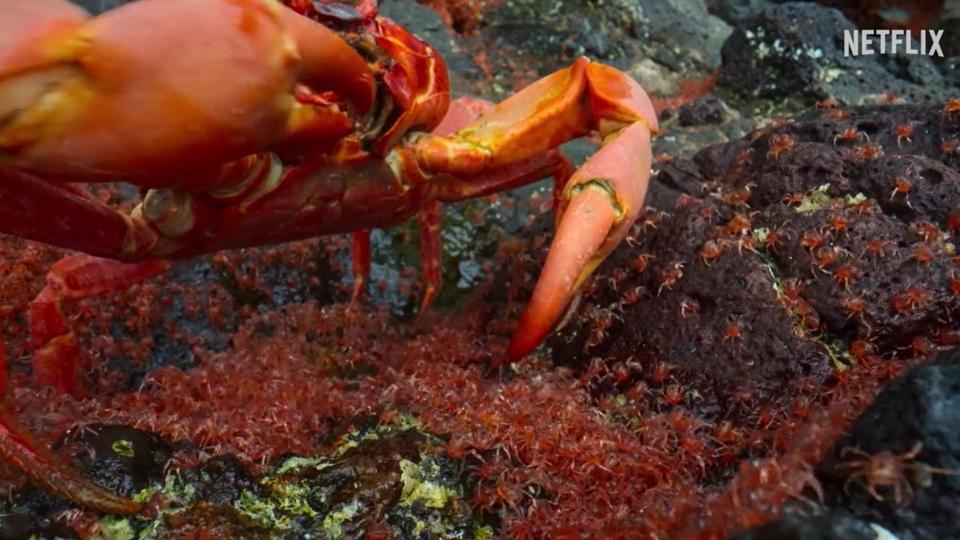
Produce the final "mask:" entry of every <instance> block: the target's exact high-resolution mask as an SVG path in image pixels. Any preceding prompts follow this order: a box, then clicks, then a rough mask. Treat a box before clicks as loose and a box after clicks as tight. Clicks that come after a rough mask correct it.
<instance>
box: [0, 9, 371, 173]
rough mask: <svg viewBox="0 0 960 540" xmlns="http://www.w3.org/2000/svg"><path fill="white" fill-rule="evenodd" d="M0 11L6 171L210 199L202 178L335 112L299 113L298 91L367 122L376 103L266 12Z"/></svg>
mask: <svg viewBox="0 0 960 540" xmlns="http://www.w3.org/2000/svg"><path fill="white" fill-rule="evenodd" d="M0 12H2V13H3V17H2V18H0V162H5V163H7V164H10V165H13V166H15V167H17V168H20V169H22V170H26V171H30V172H32V173H35V174H38V175H40V176H44V177H46V178H47V179H54V180H57V179H60V180H64V181H107V180H118V179H121V180H126V181H131V182H134V183H136V184H138V185H140V186H143V187H165V188H172V187H176V185H177V183H176V182H174V181H173V180H172V179H173V178H177V179H182V180H181V181H180V185H182V186H183V187H184V188H185V189H186V190H188V191H191V190H197V189H204V188H207V187H209V186H202V185H200V186H198V185H194V183H193V179H194V178H195V177H197V176H210V175H204V174H203V173H209V172H210V171H216V170H217V169H218V168H219V166H220V165H221V164H223V163H227V162H229V161H232V160H237V159H240V158H242V157H244V156H246V155H249V154H252V153H256V152H260V151H263V150H265V149H267V148H270V147H273V146H275V145H276V144H277V143H278V142H281V141H283V140H284V139H285V138H287V137H288V136H290V134H291V132H297V131H300V130H303V129H305V127H310V126H312V125H314V124H316V122H315V120H317V119H315V118H312V116H313V115H312V113H311V111H315V110H326V109H325V108H324V107H318V106H314V105H315V104H314V103H309V104H306V105H301V104H300V103H299V96H300V95H301V94H303V92H302V91H301V90H302V88H301V87H302V86H304V85H305V86H307V87H309V89H310V90H311V92H313V93H324V92H329V93H333V94H334V95H336V96H337V97H338V98H339V99H340V100H342V103H341V104H343V105H344V106H345V107H349V108H352V109H354V110H355V111H356V112H358V113H360V114H364V113H366V112H368V111H369V110H370V108H371V106H372V103H373V100H374V95H375V88H374V83H373V75H372V73H371V71H370V68H369V66H368V65H367V63H366V61H365V60H364V59H363V57H361V56H360V55H359V54H358V53H357V52H356V51H355V50H354V49H353V48H351V47H350V46H349V45H348V44H347V43H346V42H344V41H343V40H342V39H341V38H340V37H339V35H337V34H336V33H335V32H333V31H331V30H329V29H327V28H326V27H324V26H323V25H320V24H317V23H315V22H313V21H311V20H309V19H307V18H306V17H303V16H301V15H298V14H297V13H295V12H293V11H292V10H289V9H286V8H283V7H282V6H281V5H280V4H278V3H274V2H271V1H266V0H204V1H199V0H139V1H137V2H133V3H130V4H127V5H125V6H122V7H119V8H117V9H114V10H111V11H108V12H106V13H104V14H102V15H99V16H97V17H92V18H90V17H88V16H87V15H86V14H85V13H83V12H82V11H81V10H79V9H78V8H76V7H75V6H72V5H71V4H69V3H68V2H66V1H65V0H40V1H37V0H30V1H29V2H24V1H23V0H0ZM331 74H336V75H335V76H331ZM307 93H310V92H307ZM328 108H329V107H328ZM321 116H323V115H321ZM342 117H343V115H342V114H340V115H339V116H338V118H339V119H340V120H341V121H340V122H339V123H340V124H342V123H343V122H342ZM328 120H329V119H328ZM335 120H336V119H335ZM334 123H338V122H334ZM320 124H322V125H328V124H330V122H329V121H327V122H322V121H321V122H320ZM339 135H342V133H341V134H339ZM213 176H215V175H213Z"/></svg>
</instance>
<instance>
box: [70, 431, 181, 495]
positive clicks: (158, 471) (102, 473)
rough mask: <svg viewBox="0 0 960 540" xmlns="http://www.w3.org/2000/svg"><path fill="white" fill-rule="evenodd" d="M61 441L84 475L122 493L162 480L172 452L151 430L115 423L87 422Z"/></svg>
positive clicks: (137, 489)
mask: <svg viewBox="0 0 960 540" xmlns="http://www.w3.org/2000/svg"><path fill="white" fill-rule="evenodd" d="M65 444H66V448H67V450H69V451H70V452H71V453H72V454H74V455H75V456H76V459H77V462H78V465H79V466H80V469H81V471H83V472H84V474H85V475H86V476H87V477H89V478H90V479H91V480H93V481H94V482H96V483H97V484H99V485H101V486H104V487H106V488H107V489H109V490H110V491H113V492H115V493H118V494H120V495H123V496H124V497H133V496H134V495H136V494H137V493H139V492H140V490H143V489H146V488H147V487H149V486H150V485H153V484H157V483H162V482H163V479H164V474H165V469H166V467H167V464H168V462H169V461H170V458H171V457H172V455H173V449H172V448H171V446H170V445H169V444H167V443H166V442H165V441H164V440H163V439H161V438H160V437H158V436H156V435H154V434H153V433H150V432H149V431H142V430H139V429H134V428H130V427H127V426H119V425H92V426H87V427H86V428H84V429H82V430H79V432H78V433H77V435H76V436H75V437H70V438H68V439H67V442H66V443H65Z"/></svg>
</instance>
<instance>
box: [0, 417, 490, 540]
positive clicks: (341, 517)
mask: <svg viewBox="0 0 960 540" xmlns="http://www.w3.org/2000/svg"><path fill="white" fill-rule="evenodd" d="M343 429H344V430H345V431H343V432H342V433H341V434H340V435H332V436H331V441H332V443H333V444H332V448H333V450H332V452H331V454H330V455H329V456H326V457H324V456H317V457H308V456H296V455H287V456H286V457H283V458H281V459H279V460H278V461H277V462H276V463H275V464H273V465H272V466H271V467H269V468H267V469H266V471H265V472H264V473H263V474H261V475H260V476H258V477H255V476H253V475H252V474H251V473H250V472H249V466H248V465H247V464H244V463H242V462H241V461H240V460H238V459H237V458H236V457H234V456H231V455H229V454H227V455H221V456H217V457H213V458H211V459H208V460H206V461H204V462H202V463H201V464H199V465H198V466H196V467H194V468H188V469H183V470H180V471H178V472H177V473H176V474H169V475H168V474H167V472H168V471H166V470H165V469H166V465H167V462H168V460H169V459H170V457H171V449H170V447H169V446H168V445H167V444H166V443H164V442H163V441H161V440H160V439H159V438H157V437H156V436H155V435H153V434H150V433H146V432H142V431H138V430H132V429H130V428H127V427H124V426H91V428H90V429H89V430H88V431H86V432H85V433H84V434H83V436H82V437H80V438H78V439H77V440H75V441H73V442H72V443H71V445H82V446H85V447H86V449H87V450H86V453H87V455H88V456H90V458H89V459H93V460H94V461H93V462H90V463H83V464H82V468H83V470H84V471H86V472H87V473H88V474H90V475H91V478H92V479H93V480H95V481H96V482H97V483H98V484H100V485H102V486H104V487H108V488H109V489H111V490H113V491H115V492H117V493H121V494H123V495H125V496H128V497H136V498H137V499H138V500H141V501H150V502H149V506H150V507H151V510H150V511H149V512H147V513H145V514H144V515H139V516H133V517H130V518H119V517H109V516H108V517H104V518H102V519H100V520H99V521H97V522H92V523H88V531H90V532H92V533H93V537H94V538H103V539H119V538H137V537H139V538H154V539H166V538H170V539H173V538H185V537H194V536H196V535H199V536H200V537H212V538H234V539H246V538H249V539H255V538H290V539H293V538H304V537H308V536H312V537H316V538H330V539H334V538H362V537H365V535H367V534H391V535H394V536H395V537H398V538H474V535H475V534H484V533H483V532H482V531H483V527H482V526H481V525H479V524H475V523H474V520H473V517H472V511H471V507H470V505H469V502H468V501H467V500H466V499H465V491H464V488H463V486H462V485H461V479H460V475H459V467H458V466H456V463H455V461H454V460H451V459H450V458H449V457H447V456H446V455H445V454H444V452H443V450H442V448H443V444H444V443H443V441H442V440H441V439H438V438H436V437H434V436H433V435H430V434H429V433H426V432H423V431H420V430H418V429H417V428H416V427H414V426H413V425H412V424H410V423H409V421H407V420H405V419H401V421H400V422H399V423H396V424H381V423H380V422H379V421H378V419H377V417H375V416H374V417H361V418H356V419H354V420H353V421H351V422H346V423H345V426H344V428H343ZM158 463H159V464H160V465H159V467H158ZM28 491H32V490H28ZM42 497H43V496H42V495H41V494H37V495H31V494H30V493H26V494H20V495H18V497H17V499H18V500H19V501H20V503H18V505H16V506H15V507H13V508H11V509H10V510H12V512H11V513H9V514H3V515H2V516H0V538H4V539H6V538H16V539H22V538H30V537H31V535H38V536H40V537H44V536H45V535H54V536H63V537H74V533H73V529H71V527H70V526H68V519H67V518H66V517H64V514H63V512H61V511H58V510H57V508H62V507H63V505H62V504H60V505H57V504H54V505H50V506H43V505H42V504H41V503H40V502H39V499H40V498H42ZM31 498H33V499H36V500H37V502H34V503H32V504H31V503H30V502H29V501H30V500H31ZM43 516H49V517H43ZM73 524H74V525H76V520H74V523H73ZM83 536H84V537H86V536H87V534H84V535H83Z"/></svg>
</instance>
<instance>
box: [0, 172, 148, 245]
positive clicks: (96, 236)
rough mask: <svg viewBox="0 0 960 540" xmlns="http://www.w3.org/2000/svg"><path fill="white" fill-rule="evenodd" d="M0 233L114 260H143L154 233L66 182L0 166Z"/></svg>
mask: <svg viewBox="0 0 960 540" xmlns="http://www.w3.org/2000/svg"><path fill="white" fill-rule="evenodd" d="M0 232H2V233H6V234H12V235H14V236H19V237H21V238H27V239H30V240H34V241H37V242H43V243H45V244H52V245H55V246H58V247H62V248H66V249H73V250H77V251H83V252H84V253H90V254H92V255H99V256H103V257H111V258H116V259H137V258H139V259H143V258H144V255H145V254H146V253H147V252H148V251H149V250H150V248H152V247H153V246H154V245H155V244H156V243H157V234H156V233H155V232H154V231H153V229H151V228H150V226H149V225H147V224H146V223H144V222H143V221H140V220H137V219H133V218H131V217H130V216H128V215H126V214H123V213H120V212H118V211H117V210H115V209H114V208H111V207H110V206H108V205H106V204H103V203H101V202H99V201H96V200H94V199H92V198H90V197H88V196H86V195H85V194H84V193H82V192H80V191H79V190H76V189H74V188H73V187H72V186H70V185H68V184H53V183H49V182H45V181H43V180H42V179H40V178H37V177H35V176H33V175H30V174H27V173H25V172H22V171H17V170H15V169H11V168H9V167H5V166H3V165H0Z"/></svg>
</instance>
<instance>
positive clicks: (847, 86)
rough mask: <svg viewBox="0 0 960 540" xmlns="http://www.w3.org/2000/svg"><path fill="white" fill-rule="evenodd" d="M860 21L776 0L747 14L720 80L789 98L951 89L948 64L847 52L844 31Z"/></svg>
mask: <svg viewBox="0 0 960 540" xmlns="http://www.w3.org/2000/svg"><path fill="white" fill-rule="evenodd" d="M856 28H857V27H856V26H855V25H854V24H853V23H851V22H850V21H849V20H847V19H846V18H845V17H844V16H843V14H842V13H840V12H839V11H837V10H835V9H830V8H825V7H822V6H818V5H816V4H815V3H812V2H810V3H807V2H803V3H787V4H782V5H775V6H770V7H768V8H766V9H764V10H763V11H761V12H760V13H757V14H754V15H750V16H747V17H745V18H743V19H741V20H740V21H739V22H738V24H737V27H736V29H735V30H734V32H733V34H732V35H731V36H730V39H728V40H727V41H726V42H725V43H724V45H723V52H722V54H723V65H722V68H721V70H720V79H719V83H720V84H721V85H723V86H726V87H728V88H730V89H732V90H733V91H735V92H738V93H740V94H744V95H750V96H754V97H761V98H776V99H781V100H782V99H785V98H788V97H792V96H796V97H801V98H807V99H810V98H812V99H827V98H834V99H837V100H840V101H841V102H843V103H847V104H850V105H862V104H865V103H870V102H876V101H877V100H878V99H879V98H880V97H881V96H883V95H885V94H889V95H893V96H896V98H895V99H897V98H903V99H906V100H907V101H908V102H910V103H917V104H933V103H939V102H943V101H944V100H945V99H946V98H947V97H949V96H950V95H951V91H953V92H956V89H955V88H954V89H952V90H951V89H950V88H949V86H948V85H947V84H946V81H945V80H944V74H945V73H948V71H941V69H940V67H939V66H938V65H937V64H935V63H934V62H933V61H932V60H931V59H930V58H928V57H927V56H925V55H919V54H909V55H908V54H906V53H905V52H904V51H903V47H901V51H900V54H898V55H877V54H874V55H870V56H852V55H851V56H846V55H845V54H844V43H843V37H842V36H843V34H844V31H852V30H855V29H856Z"/></svg>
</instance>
